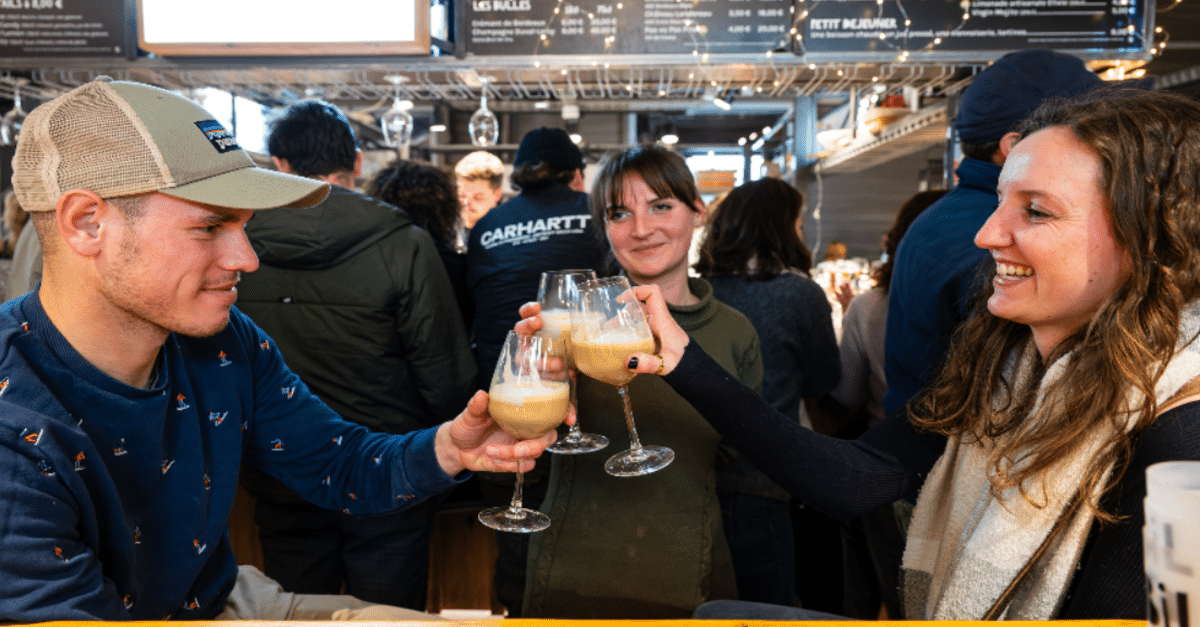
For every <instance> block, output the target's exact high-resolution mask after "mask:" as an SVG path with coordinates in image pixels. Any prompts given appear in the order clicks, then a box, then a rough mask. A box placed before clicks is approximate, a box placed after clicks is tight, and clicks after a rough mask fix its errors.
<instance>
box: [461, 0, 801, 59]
mask: <svg viewBox="0 0 1200 627" xmlns="http://www.w3.org/2000/svg"><path fill="white" fill-rule="evenodd" d="M462 6H463V11H462V13H463V16H462V20H461V21H460V22H459V24H460V26H459V32H458V37H457V40H458V42H459V43H460V44H461V45H464V46H465V48H466V51H467V52H469V53H473V54H478V55H532V54H555V55H558V54H587V55H598V54H606V53H613V54H647V53H649V54H683V53H688V54H690V53H692V52H698V53H700V54H703V53H738V52H741V53H745V52H751V53H753V52H765V51H767V50H772V49H775V48H776V47H777V46H779V45H780V44H781V43H782V44H783V45H785V46H786V45H787V43H786V42H787V41H788V30H789V29H790V28H791V23H792V12H791V9H792V2H791V0H686V1H680V0H572V1H570V2H555V1H554V0H468V1H467V2H463V3H462Z"/></svg>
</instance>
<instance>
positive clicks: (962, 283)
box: [883, 50, 1104, 414]
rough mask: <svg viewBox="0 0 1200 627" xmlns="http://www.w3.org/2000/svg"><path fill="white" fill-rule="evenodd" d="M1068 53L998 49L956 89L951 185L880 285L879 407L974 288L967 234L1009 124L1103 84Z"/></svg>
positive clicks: (988, 199) (946, 332)
mask: <svg viewBox="0 0 1200 627" xmlns="http://www.w3.org/2000/svg"><path fill="white" fill-rule="evenodd" d="M1103 84H1104V83H1103V81H1101V80H1100V77H1098V76H1096V74H1095V73H1094V72H1092V71H1091V70H1090V69H1088V67H1087V65H1085V64H1084V63H1083V61H1081V60H1080V59H1079V58H1078V57H1074V56H1071V55H1069V54H1064V53H1061V52H1055V51H1053V50H1022V51H1020V52H1013V53H1011V54H1006V55H1004V56H1002V57H1000V58H999V59H997V60H996V61H995V62H994V63H992V64H991V65H990V66H988V67H987V68H985V69H984V70H983V71H982V72H980V73H979V75H978V76H976V77H975V79H974V80H972V81H971V84H970V85H969V86H967V89H966V90H965V91H964V92H963V94H962V97H961V99H960V101H959V104H958V114H957V115H956V116H955V118H954V122H953V125H954V131H955V133H956V134H957V136H958V140H959V142H961V147H962V153H963V160H962V161H961V162H960V163H959V165H958V168H957V169H955V171H954V173H955V175H956V176H957V178H958V184H957V185H956V186H955V187H954V188H953V189H951V190H950V192H949V193H947V194H946V195H945V196H943V197H942V199H941V200H939V201H938V202H936V203H934V204H933V205H932V206H930V207H929V209H928V210H926V211H925V213H923V214H921V216H920V217H919V218H917V220H916V221H915V222H913V224H912V226H911V227H909V229H908V232H907V233H906V234H905V235H904V237H903V238H902V239H901V240H900V247H899V248H898V249H897V250H896V261H895V266H894V269H893V271H892V283H891V287H890V288H889V292H888V315H887V331H886V333H885V340H884V343H885V349H884V374H885V376H886V377H887V385H888V390H887V394H886V395H885V396H884V398H883V409H884V413H885V414H893V413H895V412H898V411H902V410H903V409H904V406H905V404H906V403H908V401H909V399H911V398H912V397H913V396H914V395H915V394H916V393H917V392H918V391H920V390H921V389H922V388H924V387H925V385H926V384H927V383H928V382H929V379H930V378H931V377H932V376H933V374H934V373H936V372H937V370H938V367H939V366H940V365H941V363H942V359H943V358H944V357H945V355H946V351H947V350H948V349H949V346H950V335H951V334H952V333H953V332H954V329H955V328H957V327H958V325H959V324H961V323H962V321H963V320H965V319H966V317H967V312H968V311H969V308H970V305H971V298H972V296H974V295H975V294H976V293H977V292H978V291H979V288H980V287H981V285H982V284H981V279H980V275H979V272H978V270H979V265H980V262H981V261H983V260H984V259H985V258H987V257H988V253H987V251H986V250H984V249H982V248H978V247H976V246H975V243H974V239H975V233H976V232H978V231H979V229H980V227H982V226H983V223H984V222H986V221H987V219H988V217H989V216H991V215H992V210H993V209H995V208H996V205H997V197H996V181H997V179H998V178H999V176H1000V167H1001V166H1003V165H1004V160H1005V158H1006V157H1007V156H1008V153H1009V151H1011V150H1012V147H1013V145H1014V144H1015V143H1016V139H1017V136H1016V134H1015V133H1013V132H1011V131H1012V130H1013V128H1015V127H1016V125H1017V123H1018V122H1020V121H1021V120H1023V119H1025V118H1026V117H1027V116H1028V115H1029V114H1030V113H1032V112H1033V111H1034V109H1037V107H1038V105H1040V104H1041V103H1042V101H1044V100H1046V99H1048V98H1054V97H1073V96H1081V95H1083V94H1086V93H1087V92H1090V91H1092V90H1094V89H1096V88H1097V87H1099V86H1101V85H1103Z"/></svg>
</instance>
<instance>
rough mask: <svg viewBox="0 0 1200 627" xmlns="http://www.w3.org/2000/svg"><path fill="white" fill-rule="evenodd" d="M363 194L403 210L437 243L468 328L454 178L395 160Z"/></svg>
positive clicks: (469, 306) (470, 311) (470, 310)
mask: <svg viewBox="0 0 1200 627" xmlns="http://www.w3.org/2000/svg"><path fill="white" fill-rule="evenodd" d="M366 191H367V194H369V195H371V196H374V197H375V198H378V199H379V200H382V201H383V202H386V203H388V204H390V205H394V206H396V207H399V208H401V209H403V210H404V211H405V212H406V213H408V216H409V217H410V218H412V221H413V222H414V223H415V224H416V225H417V226H419V227H421V228H423V229H425V230H426V231H429V234H430V235H432V236H433V242H434V244H435V245H436V246H437V250H438V254H440V255H441V257H442V264H443V265H445V266H446V274H448V275H450V284H451V285H452V286H453V287H454V298H455V300H457V301H458V310H459V311H460V312H461V313H462V317H463V323H464V324H465V325H466V329H467V330H468V331H470V329H471V321H472V320H473V319H474V317H475V304H474V301H472V300H471V294H470V292H468V291H467V255H466V253H465V252H463V251H461V250H458V248H457V246H458V231H459V228H461V220H462V217H461V214H460V210H459V203H458V189H457V188H456V187H455V183H454V177H453V176H452V175H450V174H448V173H447V172H444V171H442V170H441V169H439V168H438V167H437V166H435V165H432V164H429V163H424V162H421V161H408V160H405V159H396V160H395V161H392V162H391V163H389V164H387V166H385V167H384V168H383V169H381V170H379V171H378V172H376V173H375V176H373V177H371V181H370V182H369V183H367V190H366Z"/></svg>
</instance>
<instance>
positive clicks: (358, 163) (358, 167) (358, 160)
mask: <svg viewBox="0 0 1200 627" xmlns="http://www.w3.org/2000/svg"><path fill="white" fill-rule="evenodd" d="M362 165H363V152H362V151H361V150H356V151H354V178H358V177H360V176H362Z"/></svg>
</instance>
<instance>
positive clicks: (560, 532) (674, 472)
mask: <svg viewBox="0 0 1200 627" xmlns="http://www.w3.org/2000/svg"><path fill="white" fill-rule="evenodd" d="M689 288H690V289H691V291H692V292H693V293H694V294H696V295H697V296H698V297H700V299H701V302H700V304H698V305H693V306H689V307H674V306H672V307H671V308H670V309H671V314H672V316H673V317H674V319H675V321H676V322H677V323H679V325H680V326H681V327H683V329H684V330H685V331H687V332H688V333H689V334H690V335H691V337H692V338H693V339H694V340H695V341H696V342H697V343H698V344H699V345H700V346H702V347H703V348H704V350H705V351H706V352H708V353H709V354H710V355H712V356H713V357H714V358H715V359H716V360H717V361H718V362H719V363H720V364H721V365H722V366H723V367H725V369H726V370H728V371H729V372H730V373H733V375H734V377H735V378H736V379H737V380H738V381H740V382H742V383H744V384H745V385H747V386H749V387H750V388H752V389H755V390H761V387H762V377H763V366H762V354H761V352H760V349H759V343H758V335H757V334H756V333H755V331H754V327H753V326H752V325H751V324H750V322H749V321H748V320H747V319H746V317H745V316H743V315H742V314H740V313H738V312H736V311H734V310H733V309H732V308H730V307H728V306H727V305H724V304H722V303H721V302H719V301H717V300H716V299H714V298H713V297H712V287H711V286H710V285H709V284H708V283H707V282H706V281H704V280H702V279H690V280H689ZM629 398H630V401H631V403H632V406H633V415H634V419H635V421H636V423H637V429H638V436H639V437H640V438H641V441H642V444H644V445H652V444H658V445H664V446H668V447H670V448H671V449H673V450H674V451H675V461H674V462H673V463H672V464H671V465H670V466H668V467H666V468H665V469H663V470H660V471H658V472H656V473H652V474H649V475H645V476H641V477H625V478H622V477H613V476H610V475H608V474H607V473H605V472H604V461H605V460H606V459H608V457H610V456H611V455H613V454H615V453H618V452H620V451H622V450H625V449H627V448H628V447H629V436H628V431H627V430H626V427H625V418H624V411H623V410H622V407H621V401H620V397H619V396H618V394H617V391H616V388H614V387H613V386H611V385H607V384H604V383H600V382H598V381H595V380H593V379H589V378H588V377H586V376H584V375H582V374H581V375H580V376H579V388H578V405H579V424H580V427H581V428H582V429H583V430H584V431H585V432H590V433H601V434H604V435H606V436H608V438H609V440H610V441H611V442H612V444H611V445H609V447H608V448H607V449H605V450H603V451H600V452H597V453H591V454H587V455H552V456H551V462H552V469H551V473H550V483H549V487H548V492H547V495H546V500H545V501H544V502H543V505H542V511H544V512H546V513H547V514H548V515H549V516H550V518H551V520H552V523H551V525H550V528H549V529H548V530H546V531H542V532H539V533H536V534H532V537H531V538H530V545H529V565H528V568H529V570H528V581H527V584H526V589H525V602H524V607H523V616H524V617H526V618H576V619H591V618H605V619H623V618H630V619H632V618H687V617H690V616H691V613H692V610H694V609H695V608H696V607H697V606H699V605H700V604H701V603H704V602H705V601H709V600H713V599H733V598H736V596H737V591H736V585H735V583H734V578H733V565H732V563H731V561H730V556H729V546H728V544H726V542H725V533H724V529H723V528H722V526H721V512H720V506H719V504H718V502H717V496H716V492H715V486H716V473H715V471H714V464H715V459H716V454H717V446H718V444H719V443H720V440H721V438H720V436H719V435H717V432H716V431H714V430H713V429H712V428H711V427H710V426H709V425H708V423H707V422H705V420H704V419H703V418H702V417H701V416H700V414H699V413H698V412H696V410H695V409H693V408H692V406H691V405H688V404H687V402H686V401H684V400H683V399H682V398H681V397H680V396H679V395H677V394H676V393H675V392H674V391H672V390H671V389H670V387H668V386H667V385H666V384H665V383H663V381H662V380H661V379H660V378H658V377H655V376H639V377H637V378H636V379H634V380H633V382H632V383H631V384H630V385H629Z"/></svg>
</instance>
